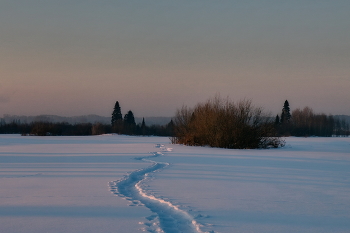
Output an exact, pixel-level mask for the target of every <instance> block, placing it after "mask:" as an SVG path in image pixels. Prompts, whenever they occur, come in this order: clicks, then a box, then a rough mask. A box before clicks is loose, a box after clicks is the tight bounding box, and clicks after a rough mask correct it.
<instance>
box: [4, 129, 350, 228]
mask: <svg viewBox="0 0 350 233" xmlns="http://www.w3.org/2000/svg"><path fill="white" fill-rule="evenodd" d="M169 142H170V141H169V139H168V138H166V137H131V136H121V135H102V136H87V137H34V136H30V137H23V136H20V135H0V232H4V233H22V232H23V233H24V232H25V233H32V232H33V233H34V232H36V233H41V232H50V233H59V232H62V233H63V232H65V233H69V232H84V233H89V232H94V233H95V232H117V233H130V232H166V233H169V232H171V233H172V232H188V233H192V232H215V233H231V232H245V233H246V232H248V233H249V232H254V233H255V232H259V233H261V232H293V233H294V232H315V233H316V232H317V233H320V232H350V195H349V193H350V138H294V137H289V138H286V146H285V147H284V148H278V149H269V150H227V149H219V148H206V147H187V146H181V145H172V144H169Z"/></svg>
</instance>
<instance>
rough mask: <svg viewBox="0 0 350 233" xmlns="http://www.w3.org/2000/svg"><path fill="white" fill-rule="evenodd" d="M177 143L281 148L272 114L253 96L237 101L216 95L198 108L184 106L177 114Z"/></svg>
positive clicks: (246, 147)
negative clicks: (253, 101) (255, 102)
mask: <svg viewBox="0 0 350 233" xmlns="http://www.w3.org/2000/svg"><path fill="white" fill-rule="evenodd" d="M174 134H175V135H174V137H173V138H172V142H173V143H177V144H184V145H190V146H211V147H220V148H229V149H252V148H269V147H274V148H277V147H279V146H283V145H284V141H283V140H282V139H281V138H280V137H277V135H276V130H275V127H274V123H273V122H272V121H271V117H269V116H267V115H266V114H264V113H263V110H262V109H261V108H259V107H254V106H253V105H252V102H251V101H250V100H242V101H239V102H237V103H235V102H232V101H230V100H229V99H222V98H220V97H215V98H213V99H209V100H208V101H207V102H205V103H200V104H197V105H196V106H195V107H194V108H188V107H186V106H183V107H182V108H181V109H178V110H177V112H176V116H175V118H174Z"/></svg>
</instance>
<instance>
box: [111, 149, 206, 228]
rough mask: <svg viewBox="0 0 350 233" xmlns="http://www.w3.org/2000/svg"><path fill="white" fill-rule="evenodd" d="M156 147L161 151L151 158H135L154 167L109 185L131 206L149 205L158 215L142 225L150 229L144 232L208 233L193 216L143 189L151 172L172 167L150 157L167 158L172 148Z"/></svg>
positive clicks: (131, 174) (149, 218)
mask: <svg viewBox="0 0 350 233" xmlns="http://www.w3.org/2000/svg"><path fill="white" fill-rule="evenodd" d="M156 147H157V148H160V150H161V151H160V152H152V155H151V156H146V157H141V158H135V159H137V160H142V161H145V162H150V163H152V165H151V166H149V167H147V168H144V169H140V170H136V171H134V172H132V173H130V174H129V175H128V176H126V177H125V178H124V179H122V180H119V181H111V182H109V186H110V190H111V192H112V193H114V194H116V195H118V196H120V197H123V198H125V199H127V200H129V201H130V202H131V203H132V204H131V206H135V205H139V206H145V207H147V208H148V209H150V210H151V211H152V212H153V213H155V214H154V215H152V216H149V217H147V218H146V219H147V220H148V221H149V222H146V223H140V224H144V225H145V226H146V227H145V228H143V229H142V230H144V231H148V232H153V233H156V232H158V233H180V232H186V233H204V232H203V231H201V228H200V227H201V225H200V224H199V223H198V222H197V221H196V220H195V219H194V218H193V217H192V216H191V215H190V214H189V213H187V212H186V211H184V210H181V209H180V208H179V207H178V206H176V205H174V204H172V203H171V202H169V201H166V200H163V199H161V198H158V197H155V196H154V195H150V194H147V193H146V191H145V190H143V189H142V182H143V181H144V180H145V179H146V178H147V177H148V175H149V174H150V173H152V172H157V171H160V170H161V169H164V168H165V167H167V166H169V163H165V162H156V161H153V160H150V158H154V157H159V156H161V155H164V154H163V152H166V151H172V149H171V148H166V147H164V145H160V144H157V145H156Z"/></svg>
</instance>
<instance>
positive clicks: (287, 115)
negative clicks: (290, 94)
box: [281, 100, 292, 124]
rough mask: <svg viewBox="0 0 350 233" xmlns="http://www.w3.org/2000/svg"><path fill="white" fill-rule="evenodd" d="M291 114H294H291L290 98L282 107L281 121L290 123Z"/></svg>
mask: <svg viewBox="0 0 350 233" xmlns="http://www.w3.org/2000/svg"><path fill="white" fill-rule="evenodd" d="M291 116H292V115H291V114H290V108H289V103H288V100H286V101H285V102H284V105H283V108H282V113H281V123H282V124H283V123H288V122H289V121H290V118H291Z"/></svg>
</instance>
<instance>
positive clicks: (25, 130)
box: [0, 101, 173, 136]
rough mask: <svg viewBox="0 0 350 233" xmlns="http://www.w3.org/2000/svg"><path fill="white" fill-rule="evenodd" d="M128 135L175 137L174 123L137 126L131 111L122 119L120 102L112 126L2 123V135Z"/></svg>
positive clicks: (99, 124)
mask: <svg viewBox="0 0 350 233" xmlns="http://www.w3.org/2000/svg"><path fill="white" fill-rule="evenodd" d="M110 133H117V134H127V135H143V136H150V135H154V136H173V122H172V121H170V122H169V123H168V124H165V125H150V126H148V125H146V123H145V119H144V118H143V120H142V123H140V124H136V123H135V118H134V114H133V112H132V111H131V110H129V111H128V112H127V113H126V114H125V115H124V117H122V113H121V109H120V105H119V102H118V101H117V102H116V103H115V106H114V109H113V112H112V119H111V124H103V123H100V122H96V123H76V124H70V123H67V122H59V123H53V122H48V121H36V122H32V123H21V122H20V121H19V120H14V121H12V122H9V123H6V122H4V121H3V120H1V121H0V134H21V135H23V136H25V135H35V136H83V135H101V134H110Z"/></svg>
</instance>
